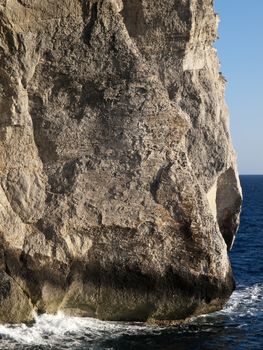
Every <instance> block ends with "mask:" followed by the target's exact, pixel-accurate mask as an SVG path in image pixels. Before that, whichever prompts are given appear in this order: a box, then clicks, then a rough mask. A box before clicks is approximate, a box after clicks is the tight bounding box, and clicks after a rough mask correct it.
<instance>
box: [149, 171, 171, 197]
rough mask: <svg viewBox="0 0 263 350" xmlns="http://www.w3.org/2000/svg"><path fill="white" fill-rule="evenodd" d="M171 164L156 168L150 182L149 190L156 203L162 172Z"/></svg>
mask: <svg viewBox="0 0 263 350" xmlns="http://www.w3.org/2000/svg"><path fill="white" fill-rule="evenodd" d="M171 166H172V164H168V165H165V166H163V167H161V169H159V170H158V172H157V174H156V176H155V178H154V180H153V182H152V183H151V184H150V192H151V195H152V197H153V199H154V201H155V202H156V203H158V199H157V192H158V189H159V187H160V183H161V178H162V176H163V174H164V172H167V171H168V170H169V169H170V168H171Z"/></svg>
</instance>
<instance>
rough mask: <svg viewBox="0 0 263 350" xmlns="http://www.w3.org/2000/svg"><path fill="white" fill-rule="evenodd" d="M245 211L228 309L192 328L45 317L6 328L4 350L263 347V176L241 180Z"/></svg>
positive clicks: (0, 330) (0, 339)
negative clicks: (234, 288) (233, 286)
mask: <svg viewBox="0 0 263 350" xmlns="http://www.w3.org/2000/svg"><path fill="white" fill-rule="evenodd" d="M241 183H242V187H243V192H244V207H243V212H242V216H241V226H240V229H239V233H238V236H237V239H236V242H235V245H234V248H233V250H232V252H231V261H232V265H233V270H234V273H235V277H236V281H237V290H236V291H235V292H234V294H233V295H232V297H231V299H230V300H229V302H228V303H227V305H226V306H225V308H224V310H222V311H220V312H216V313H214V314H211V315H205V316H200V317H198V318H195V319H193V320H192V321H191V322H190V323H189V324H187V325H181V326H177V327H168V328H160V327H151V326H147V325H143V324H134V323H133V324H130V323H112V322H101V321H97V320H93V319H87V318H86V319H85V318H84V319H83V318H73V317H66V316H64V315H62V314H58V315H55V316H50V315H43V316H40V317H37V318H36V322H35V324H34V325H32V326H30V327H29V326H26V325H17V326H0V349H18V350H20V349H21V350H22V349H23V350H24V349H27V350H33V349H34V350H37V349H38V350H40V349H43V350H46V349H55V350H64V349H72V350H83V349H94V350H101V349H112V350H113V349H116V350H126V349H127V350H129V349H138V350H140V349H141V350H148V349H149V350H150V349H151V350H155V349H160V350H161V349H162V350H192V349H193V350H197V349H200V350H210V349H211V350H220V349H224V350H234V349H244V350H245V349H246V350H247V349H251V350H257V349H263V259H262V256H263V176H241Z"/></svg>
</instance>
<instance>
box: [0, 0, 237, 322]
mask: <svg viewBox="0 0 263 350" xmlns="http://www.w3.org/2000/svg"><path fill="white" fill-rule="evenodd" d="M217 23H218V17H217V15H216V14H215V13H214V11H213V4H212V1H211V0H155V1H153V0H123V1H121V0H90V1H87V0H63V1H62V0H42V1H38V0H6V1H5V0H1V1H0V135H1V139H0V181H1V186H0V235H1V241H0V249H1V250H0V252H1V260H0V262H1V264H0V267H1V270H2V272H1V274H0V309H1V310H2V311H1V312H0V322H8V321H9V322H20V321H23V320H24V321H27V320H29V319H30V318H32V317H33V313H32V310H33V309H34V310H36V311H37V312H51V313H55V312H56V311H58V310H62V311H63V312H65V313H68V314H74V315H82V316H92V317H97V318H101V319H109V320H142V321H146V320H156V321H176V320H181V319H185V318H187V317H189V316H191V315H194V314H199V313H204V312H210V311H214V310H217V309H219V308H221V307H222V305H223V304H224V302H225V301H226V300H227V299H228V297H229V296H230V294H231V293H232V291H233V288H234V281H233V277H232V272H231V267H230V263H229V259H228V256H227V246H228V247H230V246H231V244H232V241H233V237H234V235H235V232H236V229H237V225H238V222H239V212H240V206H241V191H240V186H239V180H238V176H237V172H236V160H235V155H234V152H233V149H232V145H231V140H230V136H229V128H228V112H227V108H226V106H225V102H224V88H225V80H224V78H223V77H222V75H221V74H220V73H219V62H218V58H217V53H216V50H215V49H214V48H213V42H214V40H215V39H216V35H217ZM224 239H225V240H224ZM7 285H8V288H7V287H6V286H7ZM16 298H17V299H16ZM16 300H21V303H20V307H19V309H18V310H17V311H16V313H14V312H13V311H12V310H13V307H14V304H13V303H14V302H16ZM10 310H11V311H12V312H11V311H10ZM8 315H10V318H8Z"/></svg>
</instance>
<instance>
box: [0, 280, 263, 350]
mask: <svg viewBox="0 0 263 350" xmlns="http://www.w3.org/2000/svg"><path fill="white" fill-rule="evenodd" d="M260 312H263V284H255V285H253V286H251V287H246V288H245V287H244V288H242V287H240V288H239V289H238V290H237V291H236V292H234V293H233V295H232V297H231V299H230V300H229V302H228V303H227V304H226V306H225V308H224V309H223V310H222V311H219V312H217V313H215V314H212V315H204V316H201V317H199V318H198V319H199V320H200V319H201V320H202V319H203V322H202V321H201V324H202V323H203V324H206V325H207V326H208V325H209V327H210V326H212V325H213V324H215V323H216V322H217V321H218V318H220V317H222V316H223V317H224V318H227V319H229V320H234V319H236V318H242V317H253V316H254V315H256V314H258V313H260ZM195 320H196V319H194V320H193V323H195V322H196V321H195ZM244 326H245V324H244V323H243V324H237V327H244ZM209 327H208V328H207V330H206V331H209V330H210V328H209ZM158 331H160V328H156V327H155V328H154V327H150V326H147V325H143V324H139V323H137V324H136V323H135V324H134V323H133V324H131V323H118V322H103V321H99V320H95V319H91V318H80V317H68V316H65V315H63V314H62V313H58V314H57V315H41V316H36V320H35V323H34V324H33V325H30V326H27V325H24V324H21V325H15V326H11V325H5V326H0V338H1V340H0V349H14V348H15V349H17V347H16V345H15V344H24V345H42V346H47V345H48V346H49V347H50V346H51V347H52V346H54V347H56V349H59V348H60V347H59V344H61V343H64V344H65V342H67V343H68V344H69V345H68V346H69V347H68V348H69V349H73V348H76V347H77V346H78V345H79V344H80V343H81V341H83V337H84V339H85V342H90V343H94V342H96V341H99V340H101V339H102V338H103V339H115V338H118V337H120V336H122V335H134V334H151V333H153V332H158ZM181 331H183V330H182V329H181ZM193 331H197V332H198V330H197V329H196V330H193ZM203 331H204V330H203Z"/></svg>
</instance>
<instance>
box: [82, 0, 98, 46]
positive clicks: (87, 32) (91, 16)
mask: <svg viewBox="0 0 263 350" xmlns="http://www.w3.org/2000/svg"><path fill="white" fill-rule="evenodd" d="M82 11H83V17H84V20H86V18H88V23H87V24H86V26H85V28H84V31H83V39H84V43H85V44H87V45H90V41H91V37H92V33H93V29H94V27H95V24H96V21H97V19H98V4H97V3H93V4H91V5H90V8H89V9H88V5H87V3H85V2H83V5H82Z"/></svg>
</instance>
